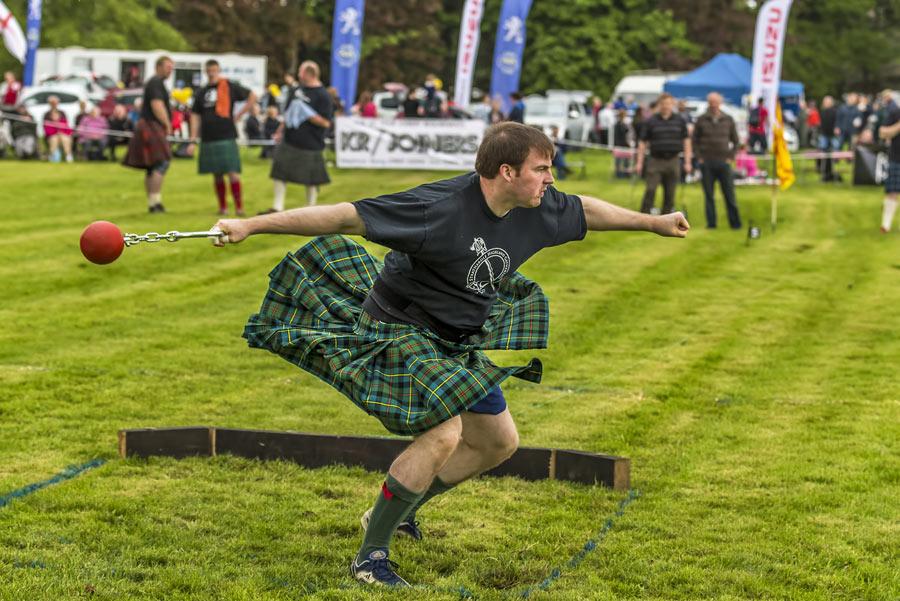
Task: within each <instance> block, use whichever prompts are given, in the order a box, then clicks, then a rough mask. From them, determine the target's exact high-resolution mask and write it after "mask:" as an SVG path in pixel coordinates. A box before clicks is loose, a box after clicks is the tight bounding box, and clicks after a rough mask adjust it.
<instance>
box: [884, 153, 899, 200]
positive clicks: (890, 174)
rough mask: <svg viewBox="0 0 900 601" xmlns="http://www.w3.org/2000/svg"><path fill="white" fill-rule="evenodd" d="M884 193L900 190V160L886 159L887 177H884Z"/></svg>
mask: <svg viewBox="0 0 900 601" xmlns="http://www.w3.org/2000/svg"><path fill="white" fill-rule="evenodd" d="M884 191H885V193H886V194H894V193H896V192H900V162H896V161H888V170H887V177H886V178H884Z"/></svg>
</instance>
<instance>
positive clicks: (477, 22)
mask: <svg viewBox="0 0 900 601" xmlns="http://www.w3.org/2000/svg"><path fill="white" fill-rule="evenodd" d="M483 14H484V0H466V5H465V7H464V8H463V14H462V23H461V24H460V26H459V49H458V51H457V54H456V80H455V81H454V83H453V102H454V103H455V104H456V106H458V107H461V108H466V107H467V106H469V98H470V97H471V96H472V79H473V78H474V75H475V58H476V57H477V56H478V41H479V40H480V39H481V16H482V15H483Z"/></svg>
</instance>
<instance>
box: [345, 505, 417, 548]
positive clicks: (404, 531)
mask: <svg viewBox="0 0 900 601" xmlns="http://www.w3.org/2000/svg"><path fill="white" fill-rule="evenodd" d="M371 518H372V508H371V507H369V509H367V510H366V512H365V513H364V514H362V517H361V518H359V523H360V524H362V529H363V531H366V530H368V528H369V520H370V519H371ZM394 533H395V534H398V535H400V536H408V537H409V538H411V539H414V540H422V531H421V530H419V522H415V521H413V522H400V525H399V526H397V530H395V531H394Z"/></svg>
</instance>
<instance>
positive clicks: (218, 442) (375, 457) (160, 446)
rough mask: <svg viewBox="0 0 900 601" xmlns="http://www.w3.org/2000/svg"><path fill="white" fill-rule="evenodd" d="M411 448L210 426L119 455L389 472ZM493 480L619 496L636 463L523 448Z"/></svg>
mask: <svg viewBox="0 0 900 601" xmlns="http://www.w3.org/2000/svg"><path fill="white" fill-rule="evenodd" d="M409 442H410V440H409V439H407V438H385V437H379V436H331V435H327V434H306V433H302V432H275V431H270V430H240V429H235V428H215V427H208V426H195V427H189V428H142V429H136V430H120V431H119V455H120V456H121V457H123V458H125V457H149V456H153V455H163V456H167V457H179V458H181V457H190V456H210V457H211V456H215V455H219V454H223V453H227V454H231V455H236V456H238V457H247V458H251V459H262V460H270V459H284V460H288V461H293V462H295V463H297V464H299V465H302V466H303V467H307V468H319V467H324V466H326V465H333V464H339V465H348V466H359V467H363V468H365V469H368V470H372V471H378V472H384V471H387V469H388V467H390V464H391V462H392V461H393V460H394V458H395V457H396V456H397V455H398V454H400V452H401V451H403V449H404V448H406V446H407V445H408V444H409ZM487 475H489V476H516V477H519V478H523V479H525V480H546V479H551V480H565V481H568V482H579V483H582V484H595V483H597V484H603V485H605V486H608V487H610V488H613V489H615V490H628V489H629V487H630V486H631V462H630V461H629V460H628V459H627V458H625V457H616V456H613V455H599V454H596V453H586V452H584V451H571V450H565V449H546V448H540V447H520V448H519V449H518V450H517V451H516V452H515V453H514V454H513V456H512V457H510V458H509V459H508V460H507V461H506V462H504V463H503V464H501V465H499V466H498V467H496V468H494V469H492V470H490V471H489V472H487Z"/></svg>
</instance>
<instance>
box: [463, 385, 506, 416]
mask: <svg viewBox="0 0 900 601" xmlns="http://www.w3.org/2000/svg"><path fill="white" fill-rule="evenodd" d="M504 410H506V398H505V397H504V396H503V391H502V390H501V389H500V387H499V386H494V387H493V388H491V389H490V390H489V391H488V393H487V396H486V397H484V398H483V399H481V400H480V401H478V402H477V403H475V404H474V405H472V406H471V407H469V408H468V409H467V410H466V411H469V412H471V413H487V414H488V415H500V414H501V413H503V411H504Z"/></svg>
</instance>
